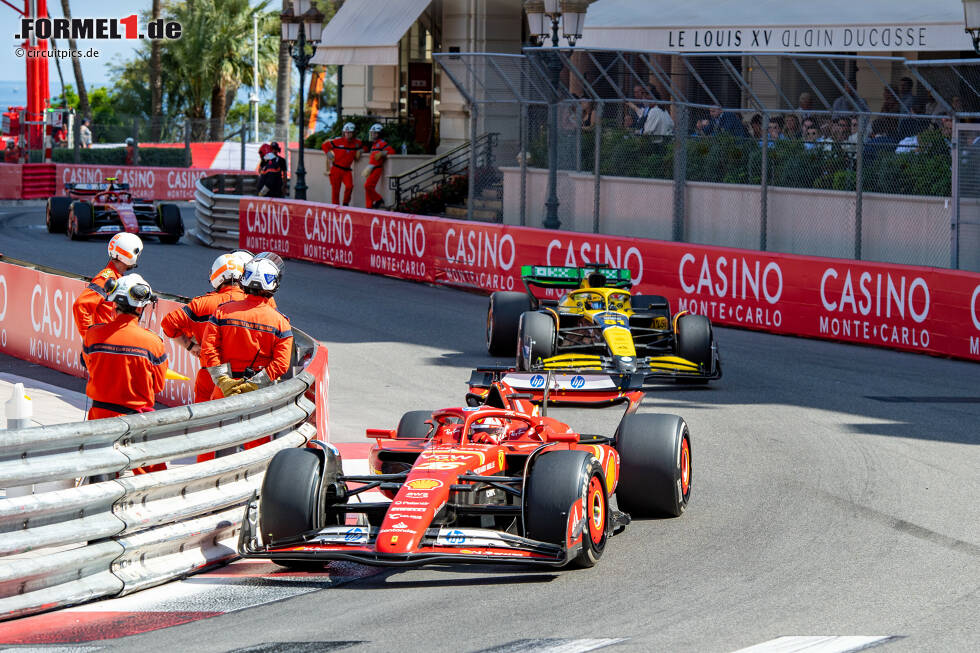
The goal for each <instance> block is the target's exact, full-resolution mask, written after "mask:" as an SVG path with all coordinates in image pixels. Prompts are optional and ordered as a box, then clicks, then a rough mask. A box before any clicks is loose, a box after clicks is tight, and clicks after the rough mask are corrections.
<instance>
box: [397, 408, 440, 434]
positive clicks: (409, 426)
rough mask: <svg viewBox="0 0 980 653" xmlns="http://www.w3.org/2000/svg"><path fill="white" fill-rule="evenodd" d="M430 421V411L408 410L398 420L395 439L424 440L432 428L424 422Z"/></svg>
mask: <svg viewBox="0 0 980 653" xmlns="http://www.w3.org/2000/svg"><path fill="white" fill-rule="evenodd" d="M427 419H432V411H431V410H410V411H408V412H407V413H405V414H404V415H402V418H401V419H400V420H398V430H397V434H398V435H397V437H398V439H399V440H402V439H407V440H412V439H424V438H426V437H427V436H428V435H429V430H430V429H431V428H432V427H431V426H430V425H428V424H426V423H425V420H427Z"/></svg>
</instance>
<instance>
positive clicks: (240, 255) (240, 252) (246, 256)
mask: <svg viewBox="0 0 980 653" xmlns="http://www.w3.org/2000/svg"><path fill="white" fill-rule="evenodd" d="M231 255H232V256H234V257H235V258H236V259H238V262H239V263H241V264H242V267H243V268H244V267H245V264H246V263H248V262H249V261H251V260H252V258H254V257H255V254H253V253H252V252H250V251H248V250H247V249H236V250H235V251H234V252H231Z"/></svg>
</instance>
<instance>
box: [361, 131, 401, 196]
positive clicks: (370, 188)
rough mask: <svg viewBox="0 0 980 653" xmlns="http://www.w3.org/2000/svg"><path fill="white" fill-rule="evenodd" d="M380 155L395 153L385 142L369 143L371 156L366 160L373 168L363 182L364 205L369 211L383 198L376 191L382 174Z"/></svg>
mask: <svg viewBox="0 0 980 653" xmlns="http://www.w3.org/2000/svg"><path fill="white" fill-rule="evenodd" d="M382 153H383V154H385V155H392V154H394V153H395V148H393V147H392V146H390V145H388V143H387V141H385V140H383V139H381V138H379V139H378V140H376V141H374V142H373V143H371V156H370V157H369V158H368V163H369V164H370V165H372V166H374V168H372V169H371V172H370V173H369V174H368V176H367V179H366V180H365V181H364V199H365V205H366V206H367V208H369V209H370V208H374V205H375V204H376V203H378V202H382V201H384V198H383V197H381V195H380V193H378V191H377V190H376V188H377V186H378V182H379V181H381V175H382V174H384V163H385V157H384V156H383V155H382Z"/></svg>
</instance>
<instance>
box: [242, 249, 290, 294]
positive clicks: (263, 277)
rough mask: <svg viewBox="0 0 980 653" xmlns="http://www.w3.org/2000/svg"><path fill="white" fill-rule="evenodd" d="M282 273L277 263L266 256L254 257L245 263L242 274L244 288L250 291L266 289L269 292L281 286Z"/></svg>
mask: <svg viewBox="0 0 980 653" xmlns="http://www.w3.org/2000/svg"><path fill="white" fill-rule="evenodd" d="M281 275H282V273H281V272H280V271H279V268H278V267H276V264H275V263H273V262H272V261H270V260H268V259H264V258H253V259H252V260H251V261H249V262H248V263H246V264H245V272H244V273H243V274H242V282H241V283H242V288H244V289H245V290H249V291H253V292H254V291H265V292H267V293H269V294H272V293H274V292H276V290H277V289H278V288H279V278H280V276H281Z"/></svg>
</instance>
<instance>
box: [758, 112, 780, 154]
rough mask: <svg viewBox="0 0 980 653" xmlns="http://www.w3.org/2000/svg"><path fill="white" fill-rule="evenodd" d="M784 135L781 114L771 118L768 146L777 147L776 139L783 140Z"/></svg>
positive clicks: (760, 144) (760, 143)
mask: <svg viewBox="0 0 980 653" xmlns="http://www.w3.org/2000/svg"><path fill="white" fill-rule="evenodd" d="M783 138H784V136H783V119H782V117H781V116H774V117H772V118H770V119H769V138H768V139H767V141H768V147H769V148H773V147H776V141H778V140H782V139H783ZM759 146H760V147H761V146H762V142H761V141H760V142H759Z"/></svg>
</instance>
